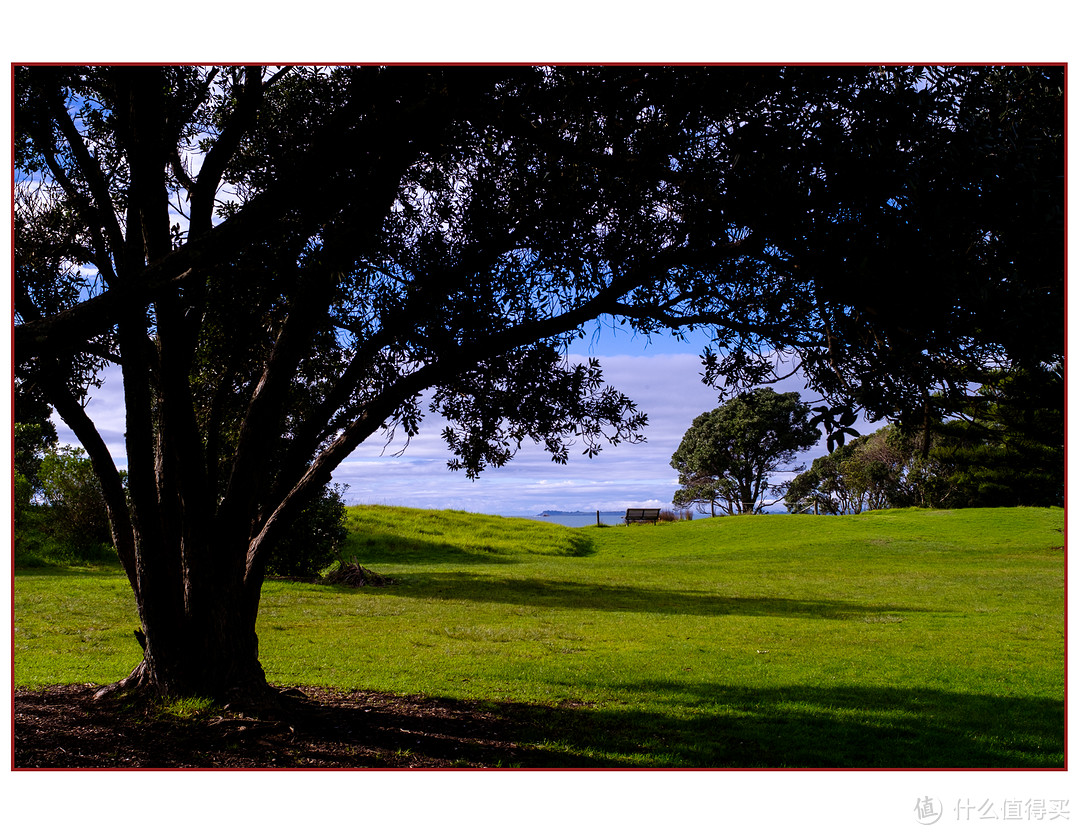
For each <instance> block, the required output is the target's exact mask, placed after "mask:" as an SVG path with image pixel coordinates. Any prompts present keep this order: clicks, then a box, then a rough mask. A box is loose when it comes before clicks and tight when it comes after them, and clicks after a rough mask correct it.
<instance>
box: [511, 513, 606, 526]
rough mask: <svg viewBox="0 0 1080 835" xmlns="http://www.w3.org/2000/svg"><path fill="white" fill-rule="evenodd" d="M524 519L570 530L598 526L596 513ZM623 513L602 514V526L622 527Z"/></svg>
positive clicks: (523, 517) (561, 514) (528, 517)
mask: <svg viewBox="0 0 1080 835" xmlns="http://www.w3.org/2000/svg"><path fill="white" fill-rule="evenodd" d="M520 518H522V519H535V520H537V521H540V522H554V523H555V524H556V525H566V526H567V527H568V528H584V527H587V526H589V525H595V524H596V511H593V512H592V513H558V514H555V515H554V516H522V517H520ZM622 523H623V515H622V513H604V512H603V511H601V513H600V524H602V525H621V524H622Z"/></svg>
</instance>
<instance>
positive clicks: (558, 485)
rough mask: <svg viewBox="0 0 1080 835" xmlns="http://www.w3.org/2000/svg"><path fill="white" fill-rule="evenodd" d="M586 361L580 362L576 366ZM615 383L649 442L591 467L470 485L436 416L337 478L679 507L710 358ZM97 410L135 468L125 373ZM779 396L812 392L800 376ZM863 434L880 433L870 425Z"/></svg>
mask: <svg viewBox="0 0 1080 835" xmlns="http://www.w3.org/2000/svg"><path fill="white" fill-rule="evenodd" d="M583 359H584V357H583V356H579V355H571V356H570V360H571V361H575V360H576V361H582V360H583ZM599 359H600V362H601V365H602V367H603V369H604V378H605V381H606V382H607V383H609V384H610V385H612V386H614V387H615V388H616V389H618V390H619V391H622V392H624V393H625V394H626V395H627V396H629V397H630V398H631V399H632V400H634V401H635V402H636V403H637V405H638V408H639V409H641V410H642V411H643V412H645V413H646V414H647V415H648V417H649V425H648V426H647V427H646V431H645V435H646V437H647V441H646V442H645V443H643V444H632V445H631V444H620V445H619V446H615V447H610V446H609V447H605V448H604V450H603V451H602V452H601V453H600V455H599V456H597V457H596V458H593V459H589V458H588V457H587V456H585V455H583V454H581V449H582V447H581V446H580V445H578V447H577V449H576V450H575V448H573V447H572V448H571V453H570V460H569V462H568V463H567V464H565V465H560V464H556V463H554V462H552V461H551V459H550V457H549V455H548V454H547V453H546V452H545V451H544V449H543V448H542V447H539V446H534V445H531V444H530V445H526V446H523V447H522V449H521V450H520V451H519V453H518V454H517V456H516V457H515V458H514V460H513V461H511V462H510V463H509V464H508V465H507V466H505V467H502V468H499V469H492V470H487V471H485V472H484V473H482V474H481V476H480V478H479V479H477V480H475V481H470V480H469V479H468V478H466V477H465V475H464V474H463V473H461V472H452V471H450V470H449V469H448V468H447V465H446V462H447V460H448V458H449V457H450V456H449V452H448V451H447V449H446V446H445V444H444V443H443V441H442V438H441V437H440V432H441V430H442V428H443V425H444V424H443V422H442V421H441V419H440V418H439V416H437V415H430V414H429V415H428V416H427V419H426V420H425V422H424V423H423V424H422V425H421V427H420V434H419V435H417V436H416V437H414V438H412V439H411V440H410V441H409V442H408V443H406V442H405V441H404V439H402V438H401V437H400V433H399V437H398V438H397V439H396V440H394V441H392V442H390V443H387V442H386V439H385V438H384V437H382V436H375V437H372V438H371V439H370V440H369V441H368V442H367V443H365V444H362V445H361V446H360V447H359V448H358V449H357V450H356V451H355V452H353V454H352V455H350V456H349V457H348V458H347V459H346V460H345V461H344V462H343V463H342V464H341V465H340V466H339V467H338V468H337V470H335V472H334V477H333V480H334V481H335V482H337V483H339V484H347V485H348V490H347V491H346V492H345V501H346V503H348V504H385V505H401V506H406V507H418V508H430V509H453V510H466V511H470V512H474V513H493V514H501V515H536V514H538V513H541V512H542V511H544V510H583V511H595V510H620V509H625V508H626V507H632V506H646V507H648V506H652V507H670V506H671V499H672V496H673V495H674V493H675V490H676V489H677V487H678V478H677V475H676V473H675V471H674V470H673V469H672V468H671V467H670V465H669V463H668V462H669V461H670V460H671V455H672V453H674V451H675V449H676V448H677V447H678V445H679V442H680V441H681V440H682V436H683V434H684V433H685V432H686V430H687V428H689V426H690V423H691V422H692V421H693V419H694V418H695V417H697V416H698V415H700V414H701V413H703V412H707V411H710V410H711V409H715V408H716V407H717V406H718V405H719V400H718V397H717V391H716V390H715V389H712V388H710V387H707V386H705V385H704V384H703V383H702V382H701V360H700V358H699V357H698V355H697V354H694V353H656V354H649V353H645V352H644V351H643V352H640V353H625V354H614V355H610V356H601V357H599ZM110 372H111V373H106V375H105V384H104V385H103V386H102V388H101V389H99V390H97V391H96V392H95V393H94V394H93V396H92V399H91V402H90V405H89V407H88V411H89V413H90V415H91V418H92V419H93V420H94V421H95V423H96V424H97V426H98V428H99V431H100V432H101V434H102V436H103V438H104V440H105V442H106V443H107V444H108V446H109V449H110V451H111V452H112V454H113V456H114V459H115V460H116V461H117V464H118V466H121V467H123V466H125V464H126V451H125V450H124V409H123V390H122V387H121V384H120V379H119V373H117V371H116V370H115V369H110ZM776 388H777V389H778V390H783V391H799V392H800V393H801V394H803V396H804V398H806V399H814V398H815V397H816V395H814V394H813V393H812V392H807V391H805V390H804V388H803V383H802V381H801V380H800V379H798V378H794V377H793V378H791V379H789V380H786V381H784V382H783V383H780V384H778V385H777V386H776ZM858 428H860V429H861V430H862V431H872V427H868V426H865V425H860V426H859V427H858ZM57 429H58V432H59V435H60V442H61V443H66V444H74V445H77V441H76V440H75V437H74V435H73V434H72V433H71V431H70V430H68V429H67V427H65V426H63V425H62V424H58V426H57ZM823 454H825V443H824V441H822V442H821V443H820V444H819V445H818V446H817V447H815V448H814V449H812V450H810V451H809V452H807V453H806V454H805V455H804V456H802V458H801V461H803V462H805V463H809V462H810V461H812V460H813V459H814V458H816V457H818V456H820V455H823Z"/></svg>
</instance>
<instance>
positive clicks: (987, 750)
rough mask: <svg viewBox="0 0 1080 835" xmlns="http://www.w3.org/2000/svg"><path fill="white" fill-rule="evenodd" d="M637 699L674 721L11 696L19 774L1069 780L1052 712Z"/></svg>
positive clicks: (366, 703) (777, 693)
mask: <svg viewBox="0 0 1080 835" xmlns="http://www.w3.org/2000/svg"><path fill="white" fill-rule="evenodd" d="M633 689H634V690H635V691H638V690H649V691H651V692H652V693H657V692H659V693H662V694H665V695H666V696H668V697H670V699H669V701H668V705H669V707H668V709H666V710H663V711H660V710H639V709H635V708H632V707H621V706H606V707H591V706H588V705H581V704H561V705H536V704H523V703H519V702H479V701H465V700H457V699H435V698H427V697H423V696H393V695H389V694H381V693H366V692H351V693H339V692H334V691H326V690H317V689H315V688H303V691H304V698H303V699H301V700H300V701H299V702H298V703H297V705H296V707H295V709H294V710H293V711H292V712H291V715H289V716H287V717H285V718H284V720H282V719H272V720H267V721H261V720H257V719H253V718H251V717H245V716H242V715H240V716H236V715H232V714H230V713H229V712H228V711H227V710H226V709H221V708H215V709H214V710H212V711H210V712H209V713H208V714H206V715H205V716H203V717H202V718H200V719H198V720H197V721H196V720H191V721H177V720H175V719H169V718H168V717H164V718H163V717H161V716H160V715H158V716H154V715H142V714H140V713H138V712H136V711H132V710H130V709H128V708H125V707H124V706H123V705H118V704H117V703H116V702H109V701H105V702H95V701H94V700H93V698H92V694H93V688H92V687H86V686H85V685H74V686H68V687H56V688H50V689H49V690H48V691H40V692H29V691H20V692H18V693H16V694H15V708H16V710H15V726H14V730H15V738H14V743H15V744H14V766H15V768H41V767H45V768H101V767H114V768H115V767H121V768H188V767H202V768H329V769H355V768H372V767H375V768H476V767H523V768H560V769H567V768H590V769H596V768H704V769H800V768H837V769H885V770H891V769H911V768H915V769H920V768H925V769H942V768H949V769H987V768H989V769H998V768H1000V769H1016V768H1042V769H1062V768H1063V762H1064V703H1063V701H1061V700H1054V699H1048V698H1030V697H1029V698H1020V697H1008V696H990V695H968V694H957V693H947V692H942V691H938V690H930V689H925V688H863V687H796V688H785V689H783V690H779V689H767V688H764V689H751V688H724V687H703V686H684V685H679V684H673V683H671V682H662V681H658V682H653V683H651V684H647V685H644V686H635V687H634V688H633ZM293 692H296V691H293ZM628 695H630V693H629V692H628ZM635 695H636V694H635Z"/></svg>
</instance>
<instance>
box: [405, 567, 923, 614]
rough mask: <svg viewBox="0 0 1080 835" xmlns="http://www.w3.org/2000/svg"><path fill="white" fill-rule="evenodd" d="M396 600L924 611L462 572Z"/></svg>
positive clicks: (689, 610)
mask: <svg viewBox="0 0 1080 835" xmlns="http://www.w3.org/2000/svg"><path fill="white" fill-rule="evenodd" d="M386 591H387V592H388V593H390V594H393V595H398V596H402V597H416V598H432V599H439V600H467V601H472V602H480V603H504V604H509V605H515V606H546V607H551V608H557V609H590V610H595V611H603V612H637V613H653V614H668V615H699V616H702V615H703V616H716V617H720V616H725V615H734V616H743V617H798V618H824V619H830V620H847V619H851V618H861V617H870V616H881V615H886V614H892V613H896V612H926V611H931V610H929V609H923V608H917V607H913V606H894V605H889V604H867V603H862V602H854V601H849V600H805V599H799V598H788V597H752V596H740V597H733V596H727V595H721V594H712V593H709V592H700V591H676V590H667V589H660V588H643V587H640V586H629V585H616V584H607V583H581V582H577V581H573V580H545V579H531V578H492V577H488V576H480V575H476V574H471V573H468V572H455V573H438V574H416V575H412V576H411V577H410V578H408V579H407V581H405V582H402V583H400V584H397V585H394V586H391V587H389V588H388V589H386Z"/></svg>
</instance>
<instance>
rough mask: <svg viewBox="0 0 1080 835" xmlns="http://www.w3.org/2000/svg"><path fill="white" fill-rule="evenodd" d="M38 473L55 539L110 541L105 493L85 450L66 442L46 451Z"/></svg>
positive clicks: (89, 542) (74, 542)
mask: <svg viewBox="0 0 1080 835" xmlns="http://www.w3.org/2000/svg"><path fill="white" fill-rule="evenodd" d="M39 477H40V479H41V486H42V490H43V491H44V494H45V501H46V502H47V503H48V505H49V507H50V508H51V516H52V523H53V526H54V534H55V536H56V538H57V539H58V540H60V541H62V542H67V543H70V544H72V545H75V546H84V545H92V544H103V543H107V542H110V541H111V539H112V537H111V535H110V533H109V515H108V511H107V510H106V509H105V497H104V495H103V494H102V492H101V483H100V482H99V481H98V478H97V475H96V474H95V473H94V467H93V465H92V464H91V463H90V459H89V458H87V457H86V453H84V452H83V451H82V450H81V449H78V448H76V447H69V446H65V447H60V448H59V449H57V450H54V451H51V452H48V453H46V454H45V456H44V458H43V459H42V462H41V468H40V470H39Z"/></svg>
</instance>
